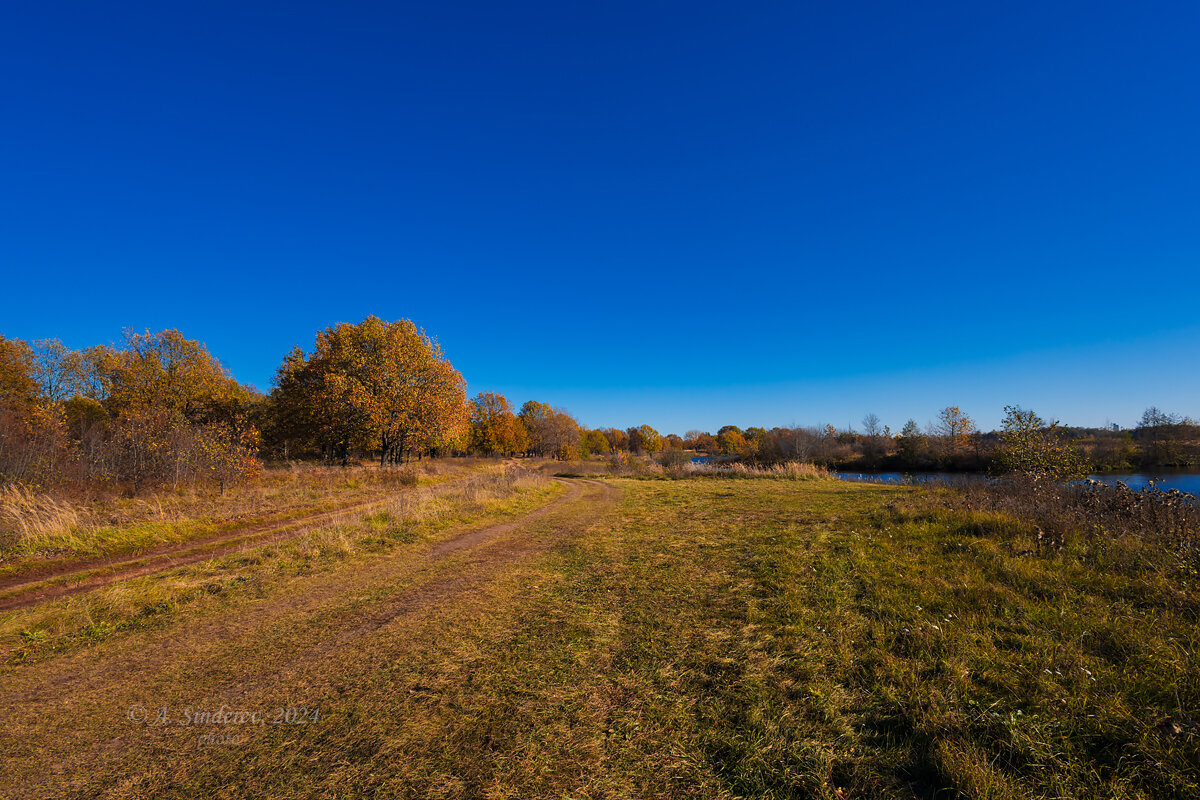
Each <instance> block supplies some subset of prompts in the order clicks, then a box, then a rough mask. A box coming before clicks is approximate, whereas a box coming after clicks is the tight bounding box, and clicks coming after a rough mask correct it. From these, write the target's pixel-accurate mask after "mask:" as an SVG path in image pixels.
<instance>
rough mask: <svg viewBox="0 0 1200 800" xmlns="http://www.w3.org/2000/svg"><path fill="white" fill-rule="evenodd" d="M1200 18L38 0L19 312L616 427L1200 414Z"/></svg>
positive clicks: (1114, 8) (16, 66)
mask: <svg viewBox="0 0 1200 800" xmlns="http://www.w3.org/2000/svg"><path fill="white" fill-rule="evenodd" d="M1198 41H1200V5H1198V4H1196V3H1193V2H1174V3H1161V2H1158V3H1156V2H1150V3H1137V4H1134V3H1128V2H1071V3H1068V2H1060V3H1046V2H1009V3H996V4H982V3H962V2H941V3H895V2H878V3H853V2H836V3H835V2H827V3H820V4H818V3H759V4H743V5H742V6H741V7H739V6H738V5H737V4H729V3H721V4H708V3H698V2H678V3H660V2H647V1H646V0H642V1H640V2H636V3H586V4H584V3H563V2H545V3H536V4H531V3H471V4H467V3H453V2H443V3H420V4H417V3H403V2H401V3H396V2H390V3H384V2H379V3H363V2H349V1H348V2H341V3H336V4H334V3H309V2H288V3H282V2H277V3H255V2H248V1H247V0H239V2H236V3H234V2H203V3H199V2H169V3H163V2H156V3H128V2H111V3H94V2H88V3H78V2H34V3H8V4H6V6H5V8H4V10H3V11H2V12H0V74H3V76H4V79H3V81H2V82H0V109H2V111H0V113H2V114H3V125H0V272H2V278H3V283H2V287H3V288H2V289H0V292H2V293H3V296H2V300H0V333H3V334H5V335H7V336H17V337H22V338H31V339H32V338H40V337H59V338H61V339H63V340H64V342H66V343H67V344H69V345H72V346H82V345H86V344H91V343H95V342H102V341H112V340H114V339H116V338H117V337H118V336H119V335H120V331H121V329H123V328H125V327H133V328H138V329H142V328H150V329H159V328H164V327H177V328H179V329H181V330H183V331H184V332H185V333H186V334H187V335H189V336H191V337H194V338H198V339H201V340H203V341H205V342H207V343H208V345H209V347H210V349H211V350H212V351H213V352H214V353H215V354H216V355H217V356H218V357H220V358H221V359H222V360H223V361H224V362H225V363H226V364H227V365H228V366H229V367H230V368H231V369H232V370H233V372H234V374H235V375H236V376H237V377H238V378H239V379H240V380H243V381H246V382H252V383H254V384H256V385H258V386H259V387H260V388H264V389H266V388H269V386H270V382H271V378H272V375H273V372H274V369H275V367H276V365H277V364H278V363H279V361H280V359H281V358H282V356H283V355H284V353H286V352H287V350H288V349H290V348H291V347H292V346H293V345H296V344H300V345H302V346H308V345H310V344H311V342H312V338H313V334H314V332H315V331H316V330H317V329H318V328H321V327H324V326H326V325H329V324H331V323H334V322H337V321H358V320H360V319H362V318H363V317H364V316H366V315H368V314H376V315H378V316H380V317H383V318H385V319H398V318H401V317H407V318H410V319H412V320H414V321H415V322H417V323H418V324H419V325H422V326H424V327H425V328H426V329H427V330H428V331H429V332H430V333H432V334H434V335H436V336H437V337H438V338H439V339H440V341H441V342H442V344H443V346H444V348H445V350H446V352H447V354H448V355H449V356H450V358H451V360H452V361H453V362H454V364H455V365H456V366H458V367H459V369H461V370H462V371H463V373H464V375H465V376H466V378H467V380H468V381H469V382H470V387H471V391H472V392H474V391H479V390H482V389H494V390H499V391H502V392H504V393H506V394H508V395H509V396H510V398H511V399H513V400H515V401H516V402H521V401H523V400H525V399H528V398H530V397H533V398H537V399H542V400H546V401H549V402H551V403H554V404H558V405H565V406H567V407H568V408H569V409H570V410H572V411H574V412H575V413H576V414H577V415H578V416H579V417H580V418H581V419H582V421H584V422H585V423H588V424H590V425H593V426H602V425H621V426H625V425H632V424H640V423H642V422H649V423H650V424H653V425H655V426H656V427H658V428H660V429H662V430H670V431H680V432H682V431H684V430H686V429H688V428H702V429H709V430H715V429H716V428H717V427H719V426H720V425H722V424H725V423H734V424H739V425H742V426H747V425H754V424H761V425H765V426H772V425H779V424H790V423H799V424H810V423H824V422H829V423H833V424H836V425H839V426H844V425H846V424H848V423H853V424H856V425H857V424H858V421H859V420H860V419H861V418H862V416H863V415H864V414H865V413H867V412H869V411H874V412H875V413H877V414H879V415H880V417H882V419H883V420H884V421H885V422H887V423H889V424H891V425H892V426H893V428H898V427H899V426H900V425H901V424H903V422H904V420H905V419H906V418H907V417H909V416H914V417H916V418H917V419H918V421H920V422H924V421H925V420H927V419H930V418H931V417H933V416H934V414H935V413H936V411H937V409H939V408H941V407H942V406H945V405H948V404H958V405H961V406H963V408H964V409H965V410H966V411H968V412H969V413H972V414H973V415H974V416H975V417H976V418H977V420H978V421H979V422H980V423H981V424H983V426H984V427H991V426H993V425H995V424H996V423H997V422H998V420H999V418H1000V415H1001V413H1002V408H1003V406H1004V405H1005V404H1007V403H1020V404H1023V405H1026V406H1032V407H1033V408H1035V409H1037V410H1039V411H1042V412H1043V413H1044V414H1046V415H1053V416H1057V417H1060V418H1062V419H1064V420H1065V421H1068V422H1073V423H1078V424H1101V423H1104V422H1105V421H1107V420H1111V421H1113V422H1119V423H1121V424H1132V423H1133V422H1134V421H1135V420H1136V418H1137V416H1138V415H1140V413H1141V411H1142V410H1143V409H1144V408H1145V407H1146V406H1148V405H1151V404H1157V405H1159V406H1161V407H1164V408H1167V409H1168V410H1173V411H1177V412H1180V413H1186V414H1191V415H1193V416H1200V306H1198V296H1197V295H1198V292H1197V289H1198V288H1200V277H1198V271H1197V266H1198V265H1200V56H1198V55H1197V42H1198Z"/></svg>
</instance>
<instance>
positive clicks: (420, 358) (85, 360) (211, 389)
mask: <svg viewBox="0 0 1200 800" xmlns="http://www.w3.org/2000/svg"><path fill="white" fill-rule="evenodd" d="M1006 411H1007V412H1008V415H1007V416H1006V418H1005V424H1004V426H1003V428H1002V430H1001V431H993V432H990V433H983V432H981V431H979V430H978V429H977V428H976V426H975V424H974V422H973V421H972V419H971V418H970V417H969V416H968V415H967V414H966V413H965V412H964V411H962V410H961V409H959V408H958V407H957V406H947V407H946V408H944V409H942V411H941V412H939V414H938V417H937V421H936V422H934V423H930V424H928V425H926V426H925V427H921V426H919V425H918V424H917V423H916V422H915V421H914V420H909V421H908V422H907V423H906V424H905V425H904V426H903V428H902V429H901V430H900V431H899V432H898V433H893V432H892V431H891V430H890V429H889V428H888V427H887V426H884V425H883V424H882V423H881V422H880V420H879V418H878V417H877V416H875V415H874V414H869V415H867V417H865V418H864V419H863V430H862V431H861V432H860V431H854V430H838V429H836V428H834V427H833V426H823V427H789V428H780V427H776V428H772V429H769V430H768V429H765V428H761V427H749V428H746V429H744V430H743V429H741V428H739V427H737V426H733V425H727V426H724V427H722V428H721V429H719V430H718V431H717V432H716V433H715V434H712V433H709V432H705V431H689V432H687V434H686V435H685V436H679V435H677V434H673V433H672V434H660V433H659V432H658V431H657V430H655V429H654V428H653V427H651V426H650V425H644V424H643V425H639V426H634V427H630V428H626V429H623V430H622V429H617V428H602V429H589V428H587V427H585V426H583V425H581V424H580V423H579V421H578V420H576V419H575V418H574V417H573V416H572V415H571V414H570V413H569V412H568V411H567V410H565V409H563V408H558V407H554V406H552V405H550V404H549V403H546V402H542V401H538V400H528V401H526V402H524V404H523V405H521V406H520V408H519V409H517V408H515V407H514V406H513V405H512V404H511V403H510V401H509V399H508V398H506V397H504V396H503V395H501V394H498V393H495V392H490V391H483V392H480V393H478V394H476V395H475V396H474V397H472V398H469V399H468V397H467V383H466V380H465V379H464V378H463V376H462V374H461V373H459V372H458V370H456V369H455V368H454V367H453V366H452V365H451V363H450V361H449V360H448V359H447V358H446V357H445V355H444V354H443V353H442V351H441V348H440V347H439V346H438V343H437V341H436V340H435V339H433V338H431V337H430V336H428V335H427V334H426V333H425V332H424V331H423V330H422V329H420V328H418V327H417V326H416V325H414V324H413V323H412V322H411V321H409V320H400V321H398V322H384V321H383V320H380V319H379V318H377V317H374V316H371V317H368V318H367V319H365V320H363V321H362V322H360V323H357V324H349V323H339V324H337V325H333V326H330V327H328V328H325V329H324V330H322V331H319V332H318V333H317V334H316V336H315V338H314V341H313V344H312V347H311V348H310V349H309V350H307V351H306V350H303V349H301V348H299V347H296V348H294V349H293V350H292V351H291V352H290V353H288V354H287V355H286V356H285V357H284V358H283V361H282V363H281V364H280V365H279V367H278V369H277V370H276V375H275V380H274V386H273V388H272V389H271V391H270V392H269V393H267V394H263V393H261V392H259V391H257V390H256V389H254V388H253V387H250V386H247V385H243V384H240V383H238V382H237V381H236V380H235V379H234V377H233V376H232V375H231V374H230V372H229V371H228V370H227V369H226V368H225V367H224V366H223V365H222V364H221V362H220V361H219V360H217V359H216V358H215V357H214V356H213V355H212V354H210V353H209V351H208V349H207V348H206V347H205V346H204V344H202V343H200V342H197V341H195V340H190V339H187V338H186V337H185V336H184V335H183V334H182V333H180V332H179V331H177V330H164V331H160V332H158V333H150V332H144V333H136V332H132V331H128V332H126V333H125V334H124V336H123V338H122V339H121V340H120V342H119V343H116V344H111V345H96V346H92V347H88V348H85V349H83V350H71V349H69V348H66V347H64V346H63V345H62V343H61V342H59V341H57V340H43V341H37V342H32V343H29V342H25V341H22V340H20V339H8V338H5V337H3V336H0V482H19V483H25V484H31V485H41V486H49V485H62V484H72V485H76V486H79V487H81V488H85V489H87V488H102V489H105V488H106V489H122V490H126V491H130V492H134V493H136V492H138V491H141V490H142V489H143V488H147V487H162V486H173V487H178V486H180V485H191V486H195V485H197V484H199V483H205V484H211V483H215V484H218V485H221V486H223V485H224V484H225V483H227V482H230V481H238V480H243V479H246V478H250V477H253V476H254V475H256V474H257V473H258V472H259V470H260V469H261V468H262V464H263V460H264V459H265V460H267V461H289V460H312V461H320V462H323V463H327V464H343V465H345V464H348V463H350V461H351V460H352V459H363V458H373V459H376V460H377V461H378V462H379V463H380V464H381V465H387V464H396V463H401V462H403V461H405V460H409V459H413V458H418V459H419V458H423V457H426V456H430V455H480V456H497V455H505V456H542V457H547V458H557V459H560V460H571V459H575V458H586V457H588V456H590V455H595V454H610V453H620V454H626V453H630V454H643V455H645V454H658V453H661V454H662V455H661V456H660V458H661V459H662V460H664V463H665V462H671V463H676V462H679V461H681V460H682V459H681V456H682V453H683V451H686V450H691V451H694V452H698V453H701V454H705V455H710V456H714V457H719V458H725V459H730V460H737V461H743V462H747V463H761V464H770V463H779V462H783V461H805V462H810V463H814V464H819V465H822V466H826V467H830V468H844V469H853V468H862V469H867V470H883V469H903V470H925V469H952V470H983V469H996V468H998V467H999V468H1004V467H1005V464H1006V463H1007V461H1006V459H1010V458H1011V456H1012V453H1013V452H1014V449H1013V446H1012V441H1013V439H1012V436H1013V435H1014V434H1013V432H1014V430H1018V429H1019V430H1020V431H1023V433H1022V435H1023V436H1025V437H1026V438H1027V439H1028V437H1030V436H1036V437H1037V438H1038V439H1039V441H1042V442H1043V447H1044V448H1051V447H1062V448H1067V450H1069V451H1070V452H1071V453H1073V454H1076V455H1078V457H1079V464H1087V465H1088V466H1089V467H1093V468H1099V469H1109V470H1121V469H1136V468H1141V467H1162V466H1168V467H1190V466H1197V465H1200V428H1198V426H1197V425H1196V423H1195V422H1194V421H1193V420H1191V419H1188V418H1185V417H1180V416H1178V415H1174V414H1169V413H1165V412H1162V411H1160V410H1158V409H1157V408H1150V409H1148V410H1147V411H1146V413H1145V414H1144V415H1143V417H1142V420H1141V423H1140V424H1139V426H1138V427H1137V428H1136V429H1135V430H1132V431H1128V430H1127V431H1119V430H1109V429H1098V428H1070V427H1065V426H1060V425H1058V424H1057V423H1047V422H1045V421H1043V420H1042V419H1041V418H1040V417H1038V416H1037V415H1036V414H1034V413H1033V412H1031V411H1027V410H1023V409H1018V408H1015V407H1010V408H1008V409H1006ZM1006 437H1007V438H1006ZM1051 440H1053V441H1051ZM1063 452H1066V451H1063ZM1072 459H1074V455H1073V456H1072Z"/></svg>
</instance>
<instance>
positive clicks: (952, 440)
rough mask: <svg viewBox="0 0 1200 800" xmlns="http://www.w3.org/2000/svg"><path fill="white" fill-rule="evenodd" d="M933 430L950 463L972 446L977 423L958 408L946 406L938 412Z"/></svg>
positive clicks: (944, 455)
mask: <svg viewBox="0 0 1200 800" xmlns="http://www.w3.org/2000/svg"><path fill="white" fill-rule="evenodd" d="M933 430H934V434H935V435H937V436H938V437H939V439H940V441H941V445H942V454H943V457H944V458H945V459H946V460H948V461H949V460H951V459H954V458H956V457H957V456H959V455H960V454H961V453H962V452H964V451H965V450H966V449H967V448H968V447H969V446H970V444H971V434H972V433H974V432H975V421H974V420H972V419H971V418H970V417H969V416H967V415H966V414H965V413H963V411H962V410H961V409H960V408H959V407H958V406H946V407H945V408H943V409H942V410H941V411H939V412H938V417H937V422H936V423H935V424H934V428H933Z"/></svg>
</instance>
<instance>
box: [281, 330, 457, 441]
mask: <svg viewBox="0 0 1200 800" xmlns="http://www.w3.org/2000/svg"><path fill="white" fill-rule="evenodd" d="M272 401H273V404H274V405H275V406H276V413H275V415H274V417H275V424H276V427H275V428H274V429H273V431H274V433H275V435H276V436H280V437H283V438H284V441H289V440H290V439H291V438H293V437H294V438H296V439H300V440H304V439H307V440H309V441H312V442H314V443H315V444H316V445H317V446H318V447H319V449H320V450H321V451H322V452H323V453H325V454H326V455H327V456H328V455H330V454H336V455H337V456H338V457H339V458H340V459H341V462H342V464H343V465H345V464H347V463H348V459H349V453H350V451H351V450H354V449H362V450H371V449H376V450H377V451H378V453H379V458H380V464H381V465H382V464H386V463H387V462H388V461H389V460H391V461H395V460H398V459H400V458H402V457H404V456H405V455H406V454H407V453H410V452H412V451H416V452H418V453H421V452H423V451H426V450H429V449H433V448H438V447H445V446H448V445H449V443H450V442H451V441H453V440H454V438H455V437H456V436H457V435H458V434H459V433H460V432H461V431H462V430H463V429H464V427H465V426H466V417H467V410H466V382H465V381H464V380H463V378H462V375H460V374H459V372H458V371H457V370H455V369H454V368H453V367H452V366H451V365H450V363H449V361H448V360H447V359H446V358H445V356H444V355H443V354H442V351H441V348H440V347H439V346H438V344H437V342H436V341H434V340H432V339H431V338H430V337H429V336H427V335H426V334H425V332H424V331H422V330H421V329H420V328H418V327H417V326H416V325H414V324H413V323H412V322H411V321H409V320H400V321H399V322H385V321H383V320H381V319H379V318H378V317H374V316H372V317H367V318H366V319H365V320H363V321H362V322H360V323H358V324H357V325H352V324H349V323H340V324H338V325H335V326H332V327H329V328H326V329H325V330H323V331H320V332H319V333H318V334H317V336H316V340H315V342H314V345H313V350H312V352H311V353H309V354H307V355H306V354H305V353H304V352H303V351H301V350H300V349H299V348H296V349H294V350H293V351H292V352H291V353H289V354H288V355H287V357H285V358H284V361H283V364H282V365H281V366H280V368H279V371H278V372H277V373H276V388H275V391H274V392H272Z"/></svg>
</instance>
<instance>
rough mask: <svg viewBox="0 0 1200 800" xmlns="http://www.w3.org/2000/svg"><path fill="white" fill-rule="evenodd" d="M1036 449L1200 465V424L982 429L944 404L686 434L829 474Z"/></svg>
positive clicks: (739, 456)
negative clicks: (842, 420) (928, 413)
mask: <svg viewBox="0 0 1200 800" xmlns="http://www.w3.org/2000/svg"><path fill="white" fill-rule="evenodd" d="M1034 441H1036V442H1037V443H1038V447H1037V448H1033V449H1034V450H1036V452H1039V453H1042V454H1043V456H1045V457H1053V459H1054V460H1055V462H1056V463H1058V464H1060V465H1063V464H1067V463H1070V464H1071V465H1072V471H1074V472H1079V471H1081V470H1084V469H1086V470H1100V471H1134V470H1138V469H1147V468H1178V469H1188V468H1195V467H1200V425H1198V424H1197V423H1196V422H1195V421H1194V420H1192V419H1190V418H1188V417H1185V416H1181V415H1179V414H1173V413H1167V412H1164V411H1161V410H1160V409H1158V408H1157V407H1151V408H1149V409H1147V410H1146V412H1145V413H1144V414H1143V415H1142V417H1141V419H1140V420H1139V423H1138V425H1137V427H1135V428H1133V429H1130V430H1122V429H1119V428H1116V427H1105V428H1082V427H1071V426H1066V425H1062V424H1061V423H1059V422H1057V421H1053V420H1051V421H1047V420H1045V419H1043V418H1042V417H1041V416H1039V415H1038V414H1037V413H1035V412H1034V411H1031V410H1029V409H1023V408H1020V407H1019V406H1008V407H1006V408H1005V416H1004V419H1003V421H1002V423H1001V427H1000V429H999V430H995V431H989V432H984V431H982V430H980V429H979V428H978V427H977V426H976V424H975V422H974V420H973V419H972V418H971V416H970V415H969V414H967V413H966V412H965V411H963V410H962V409H961V408H960V407H958V406H947V407H945V408H943V409H942V410H941V411H939V412H938V414H937V416H936V418H935V420H934V421H932V422H929V423H927V424H925V425H924V426H922V425H920V424H918V423H917V421H916V420H913V419H909V420H908V421H907V422H905V424H904V426H903V427H902V428H901V429H900V430H899V431H897V432H893V431H892V430H891V429H890V428H889V427H888V426H886V425H884V424H883V423H882V422H881V421H880V419H879V417H878V416H877V415H875V414H868V415H866V416H865V417H864V418H863V420H862V428H861V430H854V429H853V428H845V429H838V428H835V427H834V426H832V425H825V426H809V427H788V428H778V427H777V428H771V429H769V430H768V429H765V428H758V427H751V428H746V429H745V430H742V429H741V428H738V427H737V426H734V425H726V426H724V427H722V428H721V429H720V430H718V431H717V433H716V434H715V435H713V434H711V433H708V432H703V431H689V432H688V433H687V435H686V436H685V437H684V442H683V445H684V447H685V448H687V449H692V450H696V451H698V452H701V453H704V454H707V455H712V456H718V457H722V458H728V459H732V460H738V461H744V462H747V463H762V464H772V463H779V462H783V461H808V462H812V463H816V464H821V465H823V466H826V467H830V468H834V469H863V470H867V471H888V470H895V471H918V470H922V471H924V470H950V471H993V472H1004V471H1011V470H1013V469H1016V468H1017V467H1016V465H1018V464H1028V462H1027V461H1023V460H1022V459H1024V458H1026V456H1018V455H1017V453H1023V452H1024V453H1028V451H1029V450H1030V449H1031V447H1032V445H1031V442H1034Z"/></svg>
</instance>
